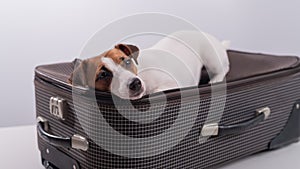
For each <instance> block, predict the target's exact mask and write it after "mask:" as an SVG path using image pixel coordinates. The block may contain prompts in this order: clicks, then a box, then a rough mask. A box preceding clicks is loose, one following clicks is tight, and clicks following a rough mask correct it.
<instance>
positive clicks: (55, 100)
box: [49, 97, 68, 120]
mask: <svg viewBox="0 0 300 169" xmlns="http://www.w3.org/2000/svg"><path fill="white" fill-rule="evenodd" d="M49 106H50V114H52V115H53V116H55V117H57V118H59V119H60V120H65V119H66V117H67V116H66V115H67V112H68V104H67V101H66V100H65V99H63V98H60V97H51V98H50V104H49Z"/></svg>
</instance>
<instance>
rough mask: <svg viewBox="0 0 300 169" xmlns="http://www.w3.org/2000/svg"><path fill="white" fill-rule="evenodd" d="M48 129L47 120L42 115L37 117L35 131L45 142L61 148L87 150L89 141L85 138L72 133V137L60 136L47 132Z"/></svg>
mask: <svg viewBox="0 0 300 169" xmlns="http://www.w3.org/2000/svg"><path fill="white" fill-rule="evenodd" d="M48 130H49V122H48V120H46V119H45V118H43V117H38V118H37V131H38V134H39V136H40V137H41V138H42V139H43V140H44V141H46V142H47V143H49V144H51V145H53V146H57V147H63V148H73V149H78V150H83V151H87V150H88V148H89V142H88V141H87V139H86V138H84V137H82V136H80V135H78V134H74V135H73V136H72V137H62V136H56V135H53V134H50V133H49V132H47V131H48Z"/></svg>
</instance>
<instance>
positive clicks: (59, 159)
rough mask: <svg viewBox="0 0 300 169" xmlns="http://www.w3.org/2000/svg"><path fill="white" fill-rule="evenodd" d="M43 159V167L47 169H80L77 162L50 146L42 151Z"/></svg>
mask: <svg viewBox="0 0 300 169" xmlns="http://www.w3.org/2000/svg"><path fill="white" fill-rule="evenodd" d="M41 158H42V164H43V166H44V167H45V168H47V169H48V168H49V169H50V168H51V169H67V168H70V169H80V165H79V163H78V162H77V161H76V160H74V159H73V158H71V157H70V156H68V155H66V154H65V153H63V152H61V151H60V150H58V149H56V148H54V147H53V146H50V145H47V146H45V147H44V148H43V149H42V150H41Z"/></svg>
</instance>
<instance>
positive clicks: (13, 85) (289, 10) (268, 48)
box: [0, 0, 300, 127]
mask: <svg viewBox="0 0 300 169" xmlns="http://www.w3.org/2000/svg"><path fill="white" fill-rule="evenodd" d="M140 12H162V13H167V14H173V15H176V16H179V17H182V18H185V19H186V20H188V21H190V22H192V23H193V24H195V25H196V26H198V27H199V28H200V29H201V30H203V31H205V32H208V33H210V34H212V35H214V36H216V37H218V38H219V39H226V40H231V42H232V48H234V49H239V50H246V51H258V52H267V53H273V54H291V55H300V33H299V30H300V17H299V16H300V1H298V0H285V1H274V0H263V1H262V0H205V1H202V0H188V1H183V0H149V1H142V0H127V1H122V0H118V1H116V0H109V1H108V0H106V1H104V0H102V1H101V0H95V1H87V0H8V1H4V0H0V56H1V60H0V64H1V66H0V77H1V86H0V127H3V126H14V125H27V124H34V122H35V115H34V113H35V110H34V87H33V71H34V67H35V66H37V65H40V64H48V63H53V62H61V61H71V60H73V59H74V58H75V57H78V55H79V52H80V49H81V47H82V46H83V45H84V43H85V42H86V41H87V40H88V38H89V37H90V36H92V34H93V33H95V32H96V31H97V30H98V29H100V28H101V27H103V26H104V25H105V24H108V23H109V22H111V21H112V20H115V19H118V18H120V17H124V16H127V15H131V14H134V13H140ZM120 29H122V28H121V27H120Z"/></svg>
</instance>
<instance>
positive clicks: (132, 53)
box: [115, 44, 140, 64]
mask: <svg viewBox="0 0 300 169" xmlns="http://www.w3.org/2000/svg"><path fill="white" fill-rule="evenodd" d="M115 48H116V49H119V50H121V51H122V52H124V53H125V54H126V55H127V56H129V57H130V58H132V59H134V61H135V63H136V64H138V61H137V58H138V56H139V51H140V50H139V48H138V47H136V46H134V45H128V44H118V45H116V46H115Z"/></svg>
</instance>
